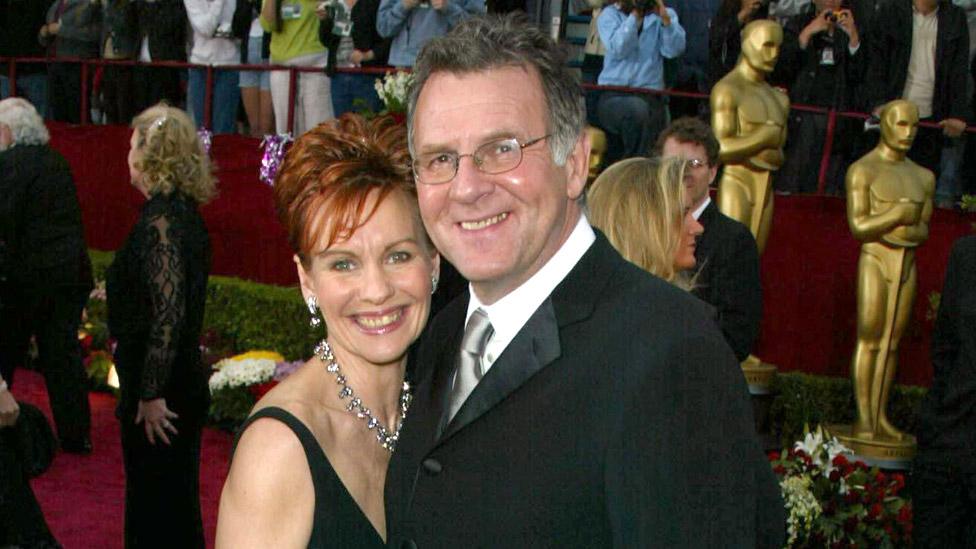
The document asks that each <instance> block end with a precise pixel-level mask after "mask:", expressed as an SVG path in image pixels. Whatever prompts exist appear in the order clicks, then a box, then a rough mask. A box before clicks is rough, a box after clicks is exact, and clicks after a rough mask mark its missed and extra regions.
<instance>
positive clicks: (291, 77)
mask: <svg viewBox="0 0 976 549" xmlns="http://www.w3.org/2000/svg"><path fill="white" fill-rule="evenodd" d="M52 62H54V63H80V64H81V123H82V124H88V123H89V122H90V120H89V109H88V98H89V93H88V92H89V90H88V86H89V78H88V74H89V72H90V71H91V68H90V67H92V66H96V67H103V66H107V65H123V66H151V67H171V68H180V69H203V70H205V71H206V90H205V92H204V107H203V108H204V111H203V112H204V114H203V124H202V125H203V126H204V127H210V123H211V120H212V115H213V113H212V110H213V109H212V102H213V86H214V72H215V71H218V70H226V71H288V98H289V104H288V126H287V127H289V128H292V127H294V123H295V93H296V91H297V84H298V73H300V72H320V71H322V70H323V68H322V67H296V66H292V65H243V64H242V65H220V66H214V65H198V64H195V63H186V62H182V61H154V62H152V63H143V62H140V61H130V60H117V59H81V58H67V57H58V58H48V57H0V63H8V66H7V75H8V78H9V81H10V95H11V96H15V95H17V64H18V63H44V64H48V63H52ZM337 70H338V72H345V73H352V74H376V75H382V74H385V73H386V72H388V71H392V70H396V69H394V68H393V67H357V68H339V69H337ZM583 88H584V89H587V90H604V91H617V92H624V93H632V94H645V95H666V96H670V97H685V98H691V99H698V100H703V101H707V100H708V94H705V93H698V92H689V91H682V90H648V89H644V88H627V87H622V86H600V85H596V84H583ZM790 108H791V109H792V110H796V111H802V112H810V113H816V114H822V115H825V116H826V117H827V128H826V135H825V136H824V146H823V153H822V155H821V158H820V168H819V174H818V177H817V194H824V190H825V187H826V184H827V170H828V167H829V165H830V156H831V153H832V151H833V146H834V136H835V133H836V131H837V118H838V117H841V118H856V119H861V120H864V119H867V118H869V117H870V115H868V114H867V113H863V112H856V111H840V110H837V109H833V108H825V107H817V106H814V105H800V104H794V105H790ZM919 125H920V126H922V127H928V128H935V129H941V127H940V126H939V124H938V123H935V122H921V123H919ZM965 131H966V132H968V133H976V126H967V127H966V130H965Z"/></svg>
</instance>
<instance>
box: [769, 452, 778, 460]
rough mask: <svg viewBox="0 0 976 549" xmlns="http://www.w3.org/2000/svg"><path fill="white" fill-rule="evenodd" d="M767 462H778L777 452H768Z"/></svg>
mask: <svg viewBox="0 0 976 549" xmlns="http://www.w3.org/2000/svg"><path fill="white" fill-rule="evenodd" d="M769 461H779V452H770V453H769Z"/></svg>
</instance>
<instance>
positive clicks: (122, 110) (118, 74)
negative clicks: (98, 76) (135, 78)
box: [102, 65, 137, 125]
mask: <svg viewBox="0 0 976 549" xmlns="http://www.w3.org/2000/svg"><path fill="white" fill-rule="evenodd" d="M132 74H133V68H132V67H127V66H123V65H108V66H106V67H105V71H104V72H103V73H102V112H103V113H105V121H106V123H108V124H126V125H128V124H129V123H130V122H132V119H133V118H134V117H135V115H136V114H137V113H136V112H135V101H134V100H133V84H132Z"/></svg>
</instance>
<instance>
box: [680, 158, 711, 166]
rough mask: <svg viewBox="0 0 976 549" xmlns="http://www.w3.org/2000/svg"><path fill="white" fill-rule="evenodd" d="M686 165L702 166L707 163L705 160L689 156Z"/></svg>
mask: <svg viewBox="0 0 976 549" xmlns="http://www.w3.org/2000/svg"><path fill="white" fill-rule="evenodd" d="M685 166H687V167H689V168H701V167H703V166H707V164H706V163H705V161H704V160H701V159H699V158H689V159H687V160H685Z"/></svg>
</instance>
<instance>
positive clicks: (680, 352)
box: [386, 233, 785, 548]
mask: <svg viewBox="0 0 976 549" xmlns="http://www.w3.org/2000/svg"><path fill="white" fill-rule="evenodd" d="M467 302H468V298H467V296H466V295H463V296H461V297H459V298H458V299H457V300H455V301H454V302H453V303H452V304H450V305H449V306H448V307H447V308H446V309H445V310H444V311H443V312H442V313H441V314H440V315H438V316H437V318H436V319H434V321H433V323H432V325H431V326H430V328H429V330H428V332H427V333H426V335H425V336H424V339H423V341H422V343H421V347H420V350H419V353H418V361H419V362H418V365H417V366H418V372H420V373H421V374H420V378H419V387H418V390H417V393H416V396H415V399H414V402H413V405H412V407H411V409H410V413H409V414H408V416H407V419H406V422H405V424H404V426H403V431H402V434H401V440H400V442H399V444H398V446H397V451H396V453H395V454H394V455H393V459H392V462H391V464H390V469H389V472H388V475H387V485H386V508H387V520H388V532H389V543H390V545H391V546H392V547H412V546H417V547H425V548H426V547H609V546H615V547H655V546H657V547H709V546H714V547H719V546H721V547H755V546H757V545H758V546H776V547H780V546H782V543H783V540H784V522H785V515H784V510H783V502H782V499H781V496H780V493H779V487H778V485H777V484H776V481H775V479H774V476H773V474H772V472H771V469H770V467H769V465H768V463H767V462H766V460H765V458H764V457H763V455H762V453H761V451H760V450H759V446H758V444H757V442H756V439H755V435H754V433H753V426H752V413H751V410H750V407H749V406H750V404H749V397H748V393H747V391H746V387H745V382H744V380H743V377H742V373H741V370H740V369H739V367H738V364H737V363H736V362H735V360H734V357H733V356H732V353H731V352H730V351H729V349H728V346H727V345H725V343H724V342H723V341H722V338H721V335H720V334H719V332H718V330H717V329H716V328H715V325H714V322H712V320H711V319H710V318H709V317H708V312H709V307H708V306H707V305H705V304H703V303H701V302H700V301H698V300H696V299H694V298H692V297H691V296H690V295H689V294H687V293H686V292H682V291H680V290H678V289H677V288H675V287H673V286H671V285H669V284H667V283H665V282H663V281H661V280H660V279H657V278H654V277H653V276H651V275H649V274H647V273H646V272H644V271H642V270H640V269H638V268H637V267H635V266H633V265H632V264H630V263H627V262H626V261H625V260H624V259H623V258H622V257H621V256H620V255H619V254H618V253H617V252H616V251H615V250H614V249H613V248H612V247H611V246H610V244H609V243H608V242H607V240H606V238H605V237H604V236H603V235H602V234H599V233H598V236H597V241H596V242H595V243H594V244H593V245H592V246H591V247H590V249H589V250H588V251H587V252H586V254H585V255H584V256H583V258H582V259H581V260H580V262H579V263H578V264H577V265H576V267H575V268H574V269H573V270H572V272H571V273H570V274H569V275H568V276H567V277H566V279H564V280H563V281H562V282H561V283H560V284H559V286H558V287H557V288H556V289H555V290H554V291H553V293H552V294H551V295H550V296H549V297H548V298H547V299H546V301H545V302H544V303H543V304H542V305H541V306H540V307H539V309H538V310H536V312H535V313H534V314H533V316H532V317H531V318H530V319H529V321H528V322H527V323H526V325H525V326H524V327H523V328H522V330H521V331H520V332H519V334H518V335H517V336H516V337H515V339H514V340H513V341H512V342H511V344H509V346H508V347H507V348H506V349H505V351H504V352H503V353H502V355H501V356H500V357H498V359H497V360H496V362H495V363H494V365H493V366H492V367H491V369H490V370H489V371H488V372H487V373H486V374H485V376H484V378H483V379H482V380H481V382H480V383H479V385H478V386H477V387H476V388H475V390H474V392H472V393H471V396H470V397H469V398H468V400H467V401H466V402H465V404H464V405H463V406H462V407H461V409H460V410H459V411H458V413H457V415H456V416H455V418H454V419H453V421H452V422H451V423H450V424H448V425H447V426H446V428H445V429H443V432H442V433H441V432H440V431H441V430H442V429H441V425H442V415H443V413H444V410H445V409H446V402H447V397H448V394H449V391H450V383H451V378H452V373H453V371H454V369H455V364H456V356H457V350H458V345H459V343H460V339H461V335H462V332H463V324H464V317H465V312H466V307H467Z"/></svg>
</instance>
